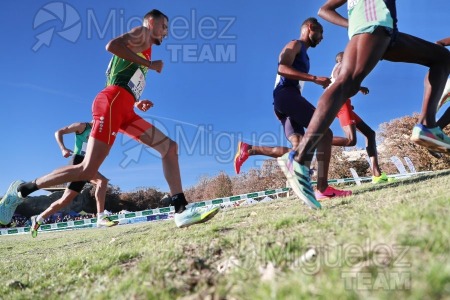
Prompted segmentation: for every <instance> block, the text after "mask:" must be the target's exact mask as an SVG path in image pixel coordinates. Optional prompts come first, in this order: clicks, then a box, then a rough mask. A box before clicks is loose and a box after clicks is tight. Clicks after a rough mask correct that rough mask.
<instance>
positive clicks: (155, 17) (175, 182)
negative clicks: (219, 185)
mask: <svg viewBox="0 0 450 300" xmlns="http://www.w3.org/2000/svg"><path fill="white" fill-rule="evenodd" d="M168 22H169V20H168V17H167V16H166V15H165V14H163V13H162V12H160V11H159V10H156V9H154V10H152V11H150V12H148V13H147V14H146V15H145V16H144V19H143V23H142V25H141V26H138V27H135V28H133V29H131V30H130V31H129V32H127V33H125V34H123V35H121V36H119V37H117V38H114V39H112V40H111V41H110V42H109V43H108V45H107V46H106V49H107V50H108V51H110V52H111V53H112V54H113V57H112V59H111V62H110V64H109V66H108V70H107V73H106V75H107V87H106V88H105V89H104V90H103V91H101V92H100V93H99V94H98V95H97V97H96V98H95V100H94V103H93V105H92V115H93V119H94V126H93V128H92V132H91V136H90V138H89V142H88V145H87V149H86V156H85V159H84V160H83V162H82V163H80V164H78V165H71V166H66V167H62V168H59V169H57V170H55V171H53V172H52V173H50V174H48V175H45V176H42V177H39V178H37V179H36V180H34V181H32V182H26V183H22V182H21V181H15V182H13V183H12V184H11V185H10V187H9V188H8V191H7V192H6V194H5V196H4V197H3V198H2V200H1V201H0V223H6V224H7V223H9V221H10V219H11V216H12V213H14V210H15V208H16V207H17V205H19V204H20V203H21V202H23V199H24V198H25V197H27V196H28V195H29V194H31V193H32V192H34V191H36V190H38V189H42V188H45V187H50V186H53V185H57V184H62V183H65V182H74V181H89V180H91V179H92V178H94V176H95V175H96V174H97V172H98V169H99V168H100V166H101V164H102V163H103V161H104V160H105V158H106V157H107V156H108V154H109V151H110V149H111V147H112V145H113V143H114V140H115V138H116V136H117V134H118V133H119V132H123V133H125V134H127V135H129V136H131V137H132V138H134V139H136V140H137V141H139V142H140V143H142V144H144V145H146V146H149V147H152V148H153V149H155V150H156V151H158V152H159V153H160V154H161V158H162V165H163V171H164V176H165V178H166V180H167V183H168V185H169V188H170V193H171V195H172V204H173V205H174V206H175V223H176V225H177V226H178V227H187V226H190V225H193V224H196V223H202V222H205V221H207V220H209V219H211V218H212V217H213V216H214V215H215V214H216V213H217V212H218V208H217V207H216V208H211V207H202V208H196V207H190V208H189V209H187V207H186V206H187V204H188V202H187V201H186V199H185V197H184V194H183V189H182V185H181V176H180V168H179V165H178V153H177V152H178V145H177V143H176V142H174V141H173V140H171V139H170V138H169V137H167V136H166V135H165V134H164V133H162V132H161V131H160V130H158V129H157V128H155V127H153V126H152V125H151V124H149V123H148V122H147V121H145V120H144V119H142V118H141V117H140V116H138V115H137V114H136V113H135V112H134V107H137V108H138V109H140V110H142V111H144V112H145V111H147V110H148V109H150V108H151V107H152V106H153V103H152V102H151V101H149V100H139V99H140V97H141V94H142V92H143V90H144V88H145V83H146V81H145V79H146V75H147V71H148V70H154V71H156V72H158V73H160V72H161V71H162V69H163V62H162V61H161V60H156V61H152V60H151V47H152V46H153V45H157V46H159V45H161V43H162V41H163V38H164V37H166V36H167V31H168Z"/></svg>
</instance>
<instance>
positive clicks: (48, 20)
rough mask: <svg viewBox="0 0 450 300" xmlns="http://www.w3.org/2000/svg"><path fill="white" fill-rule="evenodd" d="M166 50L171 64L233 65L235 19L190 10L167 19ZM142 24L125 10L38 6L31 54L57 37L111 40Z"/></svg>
mask: <svg viewBox="0 0 450 300" xmlns="http://www.w3.org/2000/svg"><path fill="white" fill-rule="evenodd" d="M170 19H171V20H170V23H169V34H168V36H169V40H168V42H167V44H166V49H167V50H168V51H169V56H170V60H171V62H174V63H178V62H183V63H234V62H236V61H237V44H236V40H237V35H236V34H235V33H234V31H233V28H234V25H235V23H236V17H233V16H210V15H208V16H199V14H198V13H197V11H196V10H195V9H192V10H191V11H190V13H189V14H188V15H186V16H176V17H174V18H170ZM141 25H142V17H139V16H127V15H126V11H125V10H124V9H117V8H114V9H110V10H109V11H106V12H105V11H101V12H99V11H97V10H94V9H92V8H89V9H86V10H85V11H83V12H81V11H77V10H76V9H75V8H74V7H73V6H72V5H70V4H68V3H65V2H52V3H49V4H46V5H45V6H43V7H41V8H40V9H39V10H38V12H37V13H36V15H35V17H34V22H33V30H35V31H36V32H37V33H36V35H35V37H36V41H35V42H34V45H33V46H32V50H33V51H34V52H37V51H39V50H40V49H41V48H42V46H47V47H49V46H50V45H51V43H52V41H53V40H54V38H55V35H58V36H59V37H61V38H62V39H63V40H66V41H68V42H71V43H75V42H77V41H78V40H79V38H80V37H81V36H83V37H85V38H86V39H93V38H99V39H102V40H103V39H112V38H114V37H117V36H118V35H120V34H123V33H125V32H129V31H130V30H131V29H132V28H134V27H136V26H141Z"/></svg>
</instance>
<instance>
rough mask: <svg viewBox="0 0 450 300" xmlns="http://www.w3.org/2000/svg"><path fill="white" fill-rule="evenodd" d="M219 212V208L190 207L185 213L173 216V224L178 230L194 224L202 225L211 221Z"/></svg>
mask: <svg viewBox="0 0 450 300" xmlns="http://www.w3.org/2000/svg"><path fill="white" fill-rule="evenodd" d="M218 212H219V207H211V206H204V207H195V205H192V206H191V207H190V208H186V210H185V211H183V212H182V213H179V214H175V224H176V225H177V227H179V228H183V227H188V226H191V225H194V224H199V223H204V222H206V221H209V220H211V219H212V218H213V217H214V216H215V215H216V214H217V213H218Z"/></svg>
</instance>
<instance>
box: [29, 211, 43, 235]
mask: <svg viewBox="0 0 450 300" xmlns="http://www.w3.org/2000/svg"><path fill="white" fill-rule="evenodd" d="M37 217H38V216H32V217H31V230H30V232H31V236H32V237H33V238H35V237H37V235H38V229H39V227H41V225H42V222H38V221H37Z"/></svg>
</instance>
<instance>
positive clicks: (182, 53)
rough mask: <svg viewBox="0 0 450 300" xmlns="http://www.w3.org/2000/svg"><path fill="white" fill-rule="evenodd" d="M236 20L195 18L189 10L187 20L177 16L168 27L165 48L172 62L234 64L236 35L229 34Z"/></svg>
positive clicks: (232, 18)
mask: <svg viewBox="0 0 450 300" xmlns="http://www.w3.org/2000/svg"><path fill="white" fill-rule="evenodd" d="M235 23H236V17H232V16H201V17H199V16H198V13H197V11H196V10H195V9H192V10H191V12H190V15H189V17H186V16H177V17H175V18H173V19H172V20H171V22H170V26H169V37H170V38H171V40H173V41H175V42H172V43H169V44H167V45H166V49H167V50H169V52H170V60H171V61H172V62H175V63H177V62H183V63H205V62H208V63H234V62H236V61H237V45H236V40H237V35H236V34H234V33H233V26H234V25H235Z"/></svg>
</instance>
